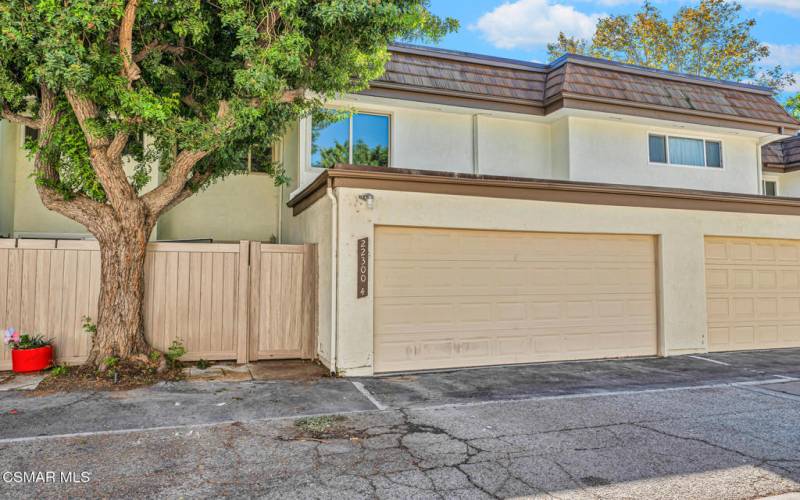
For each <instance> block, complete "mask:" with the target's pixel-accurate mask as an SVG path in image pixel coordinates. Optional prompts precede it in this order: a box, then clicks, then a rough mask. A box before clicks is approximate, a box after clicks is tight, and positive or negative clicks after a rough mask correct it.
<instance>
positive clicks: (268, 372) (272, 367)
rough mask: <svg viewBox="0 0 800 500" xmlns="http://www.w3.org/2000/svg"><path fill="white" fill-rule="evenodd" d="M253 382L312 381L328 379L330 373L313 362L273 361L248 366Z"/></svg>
mask: <svg viewBox="0 0 800 500" xmlns="http://www.w3.org/2000/svg"><path fill="white" fill-rule="evenodd" d="M248 368H249V369H250V373H251V375H252V377H253V380H297V381H314V380H317V379H320V378H325V377H330V371H329V370H328V369H327V368H325V367H324V366H322V365H321V364H319V363H318V362H314V361H303V360H292V359H289V360H274V361H258V362H256V363H252V364H250V365H248Z"/></svg>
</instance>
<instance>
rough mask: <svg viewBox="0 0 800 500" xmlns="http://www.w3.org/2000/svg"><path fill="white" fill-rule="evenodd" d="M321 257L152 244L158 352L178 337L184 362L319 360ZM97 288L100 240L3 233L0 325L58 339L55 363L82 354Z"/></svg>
mask: <svg viewBox="0 0 800 500" xmlns="http://www.w3.org/2000/svg"><path fill="white" fill-rule="evenodd" d="M316 262H317V260H316V247H315V246H314V245H267V244H262V243H258V242H249V241H242V242H240V243H237V244H220V243H212V244H201V243H166V242H158V243H151V244H150V245H148V254H147V262H146V264H145V266H146V268H145V286H146V292H145V334H146V335H147V338H148V340H149V341H150V342H151V344H152V345H153V346H155V347H156V348H158V349H161V350H164V349H166V348H167V347H168V346H169V345H170V344H171V343H172V341H173V340H175V339H180V340H181V341H182V342H183V344H184V345H185V346H186V349H187V354H186V355H185V356H184V359H185V360H198V359H201V358H202V359H207V360H236V361H238V362H240V363H242V362H246V361H248V360H249V361H254V360H258V359H279V358H304V359H311V358H314V357H315V350H314V345H315V342H316V324H317V321H316V319H317V318H316V312H317V307H316V298H317V292H316V287H317V276H316V270H317V266H316ZM99 291H100V253H99V250H98V247H97V243H96V242H93V241H69V240H58V241H56V240H13V239H0V329H3V330H4V329H5V328H7V327H9V326H13V327H15V328H17V329H18V330H20V331H23V332H26V333H33V334H37V335H43V336H45V337H48V338H52V339H53V340H54V344H55V352H56V357H57V360H58V362H64V363H70V364H77V363H82V362H83V361H84V360H85V358H86V355H87V353H88V352H89V347H90V342H91V339H90V336H89V335H88V334H87V333H86V332H84V330H83V318H84V317H85V316H88V317H91V318H96V317H97V297H98V295H99ZM10 368H11V354H10V351H9V349H7V348H2V352H1V353H0V370H7V369H10Z"/></svg>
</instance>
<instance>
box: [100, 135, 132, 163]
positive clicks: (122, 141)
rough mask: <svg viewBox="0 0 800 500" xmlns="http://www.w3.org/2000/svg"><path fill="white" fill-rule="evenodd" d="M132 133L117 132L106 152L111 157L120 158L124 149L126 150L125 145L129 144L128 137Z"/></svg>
mask: <svg viewBox="0 0 800 500" xmlns="http://www.w3.org/2000/svg"><path fill="white" fill-rule="evenodd" d="M129 137H130V134H128V133H127V132H117V134H116V135H115V136H114V138H113V139H111V144H109V145H108V149H107V150H106V154H107V155H108V157H109V158H118V157H120V156H121V155H122V151H124V150H125V146H127V145H128V139H129Z"/></svg>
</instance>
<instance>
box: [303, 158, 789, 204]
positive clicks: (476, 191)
mask: <svg viewBox="0 0 800 500" xmlns="http://www.w3.org/2000/svg"><path fill="white" fill-rule="evenodd" d="M329 187H330V188H339V187H341V188H358V189H375V190H384V191H403V192H414V193H430V194H447V195H457V196H479V197H486V198H504V199H515V200H535V201H549V202H559V203H580V204H589V205H612V206H623V207H646V208H669V209H677V210H703V211H713V212H737V213H754V214H771V215H800V199H796V198H781V197H766V196H758V195H747V194H735V193H718V192H711V191H697V190H688V189H672V188H653V187H644V186H626V185H618V184H598V183H589V182H576V181H558V180H544V179H526V178H519V177H499V176H488V175H474V174H459V173H449V172H433V171H425V170H406V169H399V168H381V167H364V166H354V165H336V167H334V168H332V169H328V170H326V171H325V172H323V173H322V174H321V175H320V176H319V177H318V178H317V179H316V180H315V181H314V182H313V183H311V184H310V185H309V186H308V187H306V188H305V189H304V190H303V191H301V192H300V193H299V194H298V195H297V196H295V197H294V198H292V199H291V200H290V201H289V203H288V206H289V207H291V208H292V211H293V214H294V215H299V214H300V213H302V212H303V211H304V210H305V209H306V208H308V207H310V206H311V205H313V204H314V203H315V202H316V201H317V200H319V199H320V198H322V197H323V196H324V195H325V191H326V189H327V188H329Z"/></svg>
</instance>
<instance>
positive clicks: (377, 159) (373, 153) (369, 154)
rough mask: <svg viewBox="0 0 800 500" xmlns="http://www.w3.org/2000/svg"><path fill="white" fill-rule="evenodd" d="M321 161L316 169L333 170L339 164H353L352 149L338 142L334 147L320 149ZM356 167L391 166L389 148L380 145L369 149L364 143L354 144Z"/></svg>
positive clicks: (354, 162)
mask: <svg viewBox="0 0 800 500" xmlns="http://www.w3.org/2000/svg"><path fill="white" fill-rule="evenodd" d="M319 154H320V161H319V162H318V164H317V165H314V166H315V167H321V168H331V167H333V166H334V165H336V164H337V163H351V162H350V161H349V156H350V147H349V145H348V144H347V143H346V142H345V143H341V142H338V141H336V142H335V143H334V144H333V145H332V146H330V147H327V148H320V149H319ZM352 163H353V164H354V165H371V166H375V167H386V166H389V148H387V147H386V146H381V145H380V144H378V145H376V146H374V147H369V145H368V144H367V143H365V142H364V141H358V142H356V143H355V144H353V161H352Z"/></svg>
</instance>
